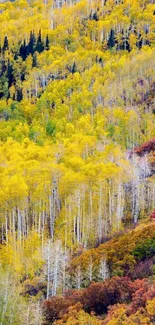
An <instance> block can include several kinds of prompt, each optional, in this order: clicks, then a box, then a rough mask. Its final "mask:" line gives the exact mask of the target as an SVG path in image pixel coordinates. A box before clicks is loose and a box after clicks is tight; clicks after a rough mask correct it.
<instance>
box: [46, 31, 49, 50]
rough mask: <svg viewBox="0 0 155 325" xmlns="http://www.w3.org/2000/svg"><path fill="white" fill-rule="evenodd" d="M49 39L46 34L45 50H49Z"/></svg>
mask: <svg viewBox="0 0 155 325" xmlns="http://www.w3.org/2000/svg"><path fill="white" fill-rule="evenodd" d="M49 48H50V47H49V38H48V34H47V36H46V41H45V50H47V51H48V50H49Z"/></svg>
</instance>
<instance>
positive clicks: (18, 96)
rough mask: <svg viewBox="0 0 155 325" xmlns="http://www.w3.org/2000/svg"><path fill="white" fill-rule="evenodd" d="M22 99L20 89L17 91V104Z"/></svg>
mask: <svg viewBox="0 0 155 325" xmlns="http://www.w3.org/2000/svg"><path fill="white" fill-rule="evenodd" d="M22 99H23V93H22V89H17V102H20V101H21V100H22Z"/></svg>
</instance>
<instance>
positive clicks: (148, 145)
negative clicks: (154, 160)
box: [134, 139, 155, 157]
mask: <svg viewBox="0 0 155 325" xmlns="http://www.w3.org/2000/svg"><path fill="white" fill-rule="evenodd" d="M151 151H155V139H152V140H150V141H148V142H145V143H143V144H142V145H141V146H140V147H137V148H135V149H134V153H136V154H137V155H138V156H140V157H143V156H144V155H146V154H149V153H150V152H151Z"/></svg>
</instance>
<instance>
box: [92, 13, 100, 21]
mask: <svg viewBox="0 0 155 325" xmlns="http://www.w3.org/2000/svg"><path fill="white" fill-rule="evenodd" d="M92 19H93V20H96V21H98V20H99V18H98V15H97V12H96V11H95V12H94V13H93V16H92Z"/></svg>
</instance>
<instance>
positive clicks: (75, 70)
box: [71, 62, 77, 73]
mask: <svg viewBox="0 0 155 325" xmlns="http://www.w3.org/2000/svg"><path fill="white" fill-rule="evenodd" d="M71 72H72V73H75V72H77V68H76V63H75V62H74V63H73V66H72V69H71Z"/></svg>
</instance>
